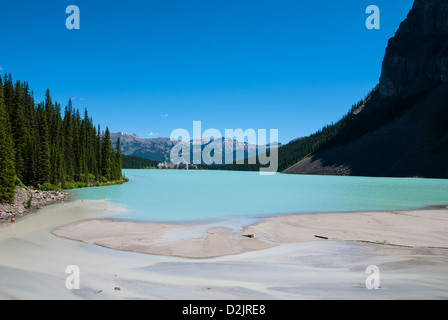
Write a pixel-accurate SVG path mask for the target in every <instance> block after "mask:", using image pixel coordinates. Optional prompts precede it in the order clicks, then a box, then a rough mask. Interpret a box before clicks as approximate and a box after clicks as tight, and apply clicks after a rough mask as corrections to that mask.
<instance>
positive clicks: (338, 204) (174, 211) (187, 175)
mask: <svg viewBox="0 0 448 320" xmlns="http://www.w3.org/2000/svg"><path fill="white" fill-rule="evenodd" d="M124 174H125V175H126V177H128V178H130V182H129V183H126V184H124V185H120V186H110V187H101V188H87V189H78V190H74V191H72V193H73V194H74V196H75V199H85V200H99V199H110V201H112V202H113V203H117V204H121V205H124V206H126V207H127V208H128V209H129V210H128V211H126V213H122V214H120V215H119V216H117V217H116V218H117V219H123V220H134V221H156V222H193V221H194V222H196V221H200V222H202V221H207V222H209V221H219V220H226V221H234V222H235V223H236V224H238V225H241V224H247V223H252V222H253V220H254V219H256V218H259V217H263V216H269V215H282V214H291V213H313V212H339V211H341V212H346V211H376V210H408V209H417V208H423V207H427V206H432V205H446V204H448V180H438V179H411V178H370V177H369V178H368V177H340V176H306V175H283V174H276V175H273V176H261V175H259V174H258V173H257V172H230V171H191V170H190V171H185V170H184V171H182V170H124Z"/></svg>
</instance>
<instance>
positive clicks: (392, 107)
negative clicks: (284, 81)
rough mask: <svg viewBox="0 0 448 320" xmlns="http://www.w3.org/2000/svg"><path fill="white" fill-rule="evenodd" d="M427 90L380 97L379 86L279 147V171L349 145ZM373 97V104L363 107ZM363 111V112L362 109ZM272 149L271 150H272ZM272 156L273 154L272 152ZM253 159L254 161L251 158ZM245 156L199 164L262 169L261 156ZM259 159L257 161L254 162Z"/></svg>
mask: <svg viewBox="0 0 448 320" xmlns="http://www.w3.org/2000/svg"><path fill="white" fill-rule="evenodd" d="M425 94H426V93H425V92H423V93H421V94H418V95H413V96H409V97H401V96H398V97H395V98H388V99H385V98H380V96H379V92H378V86H376V87H375V88H374V89H372V90H371V91H370V92H369V93H368V94H367V95H366V97H365V99H362V100H360V101H359V102H358V103H355V104H354V105H352V106H351V108H350V109H349V110H348V112H347V113H346V114H345V115H344V116H343V117H342V118H341V119H340V120H339V121H337V122H336V123H332V124H329V125H326V126H325V127H323V128H321V129H320V130H318V131H316V132H315V133H313V134H311V135H309V136H307V137H303V138H299V139H295V140H293V141H291V142H289V143H288V144H285V145H283V146H281V147H280V148H279V149H278V171H279V172H282V171H284V170H286V169H287V168H289V167H291V166H292V165H294V164H296V163H297V162H299V161H301V160H303V159H305V158H308V157H311V156H313V155H316V154H318V153H321V152H323V151H325V150H328V149H330V148H332V147H337V146H342V145H346V144H348V143H351V142H353V141H355V140H357V139H359V138H360V137H362V136H363V135H365V134H367V133H369V132H373V131H375V130H377V129H378V128H380V127H381V126H384V125H386V124H388V123H389V122H391V121H392V120H394V119H396V118H397V117H400V116H402V115H403V114H405V113H406V112H408V111H409V110H410V109H411V108H412V107H413V106H414V105H415V104H416V103H417V102H418V101H420V100H422V99H423V98H424V96H425ZM367 99H369V100H370V101H369V103H368V105H369V107H367V108H366V109H365V110H362V109H361V107H362V108H364V106H365V105H366V102H367ZM361 110H362V112H359V111H361ZM268 153H269V152H268ZM268 156H269V155H268ZM250 160H252V161H250ZM250 160H249V159H247V158H246V159H245V162H244V164H236V163H233V164H226V165H212V166H199V169H207V170H234V171H258V170H260V168H261V167H263V165H261V164H260V163H259V162H258V158H257V159H250ZM252 162H256V163H255V164H250V163H252Z"/></svg>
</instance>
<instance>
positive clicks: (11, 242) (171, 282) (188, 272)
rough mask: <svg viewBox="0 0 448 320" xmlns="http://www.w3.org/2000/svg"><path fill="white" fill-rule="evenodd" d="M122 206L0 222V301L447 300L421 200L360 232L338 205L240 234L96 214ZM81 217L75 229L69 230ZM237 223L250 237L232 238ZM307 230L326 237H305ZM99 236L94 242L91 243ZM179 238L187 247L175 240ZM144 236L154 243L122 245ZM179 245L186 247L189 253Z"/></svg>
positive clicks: (441, 213)
mask: <svg viewBox="0 0 448 320" xmlns="http://www.w3.org/2000/svg"><path fill="white" fill-rule="evenodd" d="M125 211H126V209H125V208H120V207H116V206H112V205H111V204H110V203H108V202H106V201H71V202H68V203H64V204H62V203H60V204H55V205H51V206H49V207H46V208H43V209H41V210H39V211H38V212H36V213H33V214H30V215H29V216H27V217H25V218H23V219H21V220H20V221H19V222H18V223H15V224H10V225H5V226H2V227H0V248H1V250H0V299H120V300H121V299H180V300H182V299H187V300H190V299H214V300H231V299H234V300H245V299H269V300H271V299H286V300H289V299H447V298H448V290H447V289H446V288H447V287H448V279H447V277H446V272H447V271H448V250H446V249H441V248H431V247H439V246H440V247H444V246H445V245H446V238H445V237H446V236H445V235H444V234H439V232H441V233H445V234H446V226H447V224H446V219H445V217H446V213H447V211H446V210H435V211H434V210H429V211H430V212H428V213H426V214H427V216H424V217H422V216H420V215H419V213H418V212H419V211H412V212H406V214H404V213H401V214H398V217H394V218H393V219H392V218H391V219H392V220H389V217H387V218H386V217H379V215H377V214H374V213H366V214H365V217H364V218H362V220H363V221H364V220H365V221H364V222H363V224H369V225H372V223H373V225H372V226H373V227H370V228H366V227H365V226H364V229H362V230H363V231H365V232H361V227H360V226H358V225H356V224H355V225H353V224H351V223H348V217H347V216H346V215H352V213H350V214H348V213H347V214H325V215H322V217H319V215H317V216H315V215H313V216H314V217H315V218H316V219H319V222H321V223H320V224H319V227H316V224H315V223H314V224H313V225H314V227H313V229H311V230H308V228H307V227H305V226H304V221H302V220H300V219H310V218H305V217H302V215H291V216H281V217H270V218H266V219H264V220H262V221H260V222H259V223H257V224H255V225H253V226H248V227H246V228H245V229H244V230H243V232H241V230H238V231H236V230H235V229H232V228H230V227H228V226H225V225H224V226H223V227H222V228H220V227H217V226H211V227H210V226H208V225H197V224H189V225H165V224H149V225H150V228H151V230H152V231H154V233H153V234H150V233H148V232H149V229H147V227H148V225H147V224H144V225H140V224H137V223H129V222H119V221H114V220H107V219H113V218H114V216H115V215H116V214H117V213H121V214H123V213H125ZM424 212H427V211H426V210H425V211H424ZM354 215H356V214H354ZM394 215H395V214H394ZM414 215H417V217H415V216H414ZM324 216H325V217H328V218H324ZM336 216H339V218H334V219H336V221H339V224H336V225H334V224H333V222H334V221H332V220H331V219H330V220H325V221H326V222H325V223H324V222H323V220H324V219H329V217H336ZM358 216H359V214H358ZM400 216H402V217H400ZM397 218H405V219H410V220H408V222H407V223H409V222H410V221H414V222H416V221H417V223H416V224H418V225H419V226H420V227H418V230H419V233H418V234H416V230H414V229H412V228H417V227H414V226H412V227H411V226H409V225H408V226H406V225H401V224H398V225H396V224H395V223H398V222H399V221H401V222H403V221H404V220H396V219H397ZM425 220H428V221H425ZM341 221H342V222H341ZM436 221H438V223H435V222H436ZM359 223H360V222H359ZM375 224H378V226H382V227H386V230H389V229H387V228H391V229H390V230H392V229H397V228H398V229H397V233H394V234H395V237H392V236H389V235H388V233H387V232H386V233H383V234H378V233H376V232H377V231H376V227H375ZM344 225H345V227H346V228H347V227H349V226H352V227H353V226H355V227H356V229H355V230H352V232H354V233H355V235H361V234H367V235H372V237H373V238H370V236H369V237H367V238H366V239H365V240H366V241H372V242H376V241H379V242H382V241H384V240H386V241H389V242H390V243H389V244H388V245H384V244H375V243H366V242H358V241H359V240H360V239H356V237H353V234H352V233H348V234H346V233H344V232H343V231H341V230H338V228H336V226H344ZM436 225H437V226H436ZM81 226H83V229H84V231H83V233H80V232H79V228H80V227H81ZM429 226H432V227H431V228H430V227H429ZM111 227H112V228H111ZM114 228H115V229H114ZM297 228H298V229H297ZM300 228H304V229H303V230H305V229H306V230H308V232H307V233H305V232H301V237H302V238H301V239H298V238H296V236H295V235H294V234H293V233H294V232H295V231H297V230H299V231H300V230H301V229H300ZM432 228H435V229H432ZM63 230H65V232H68V231H70V232H72V233H73V234H75V233H76V235H77V236H80V237H81V236H82V237H83V239H84V240H83V241H85V242H83V241H81V240H80V241H73V240H70V239H66V238H61V237H58V236H55V235H54V234H53V232H54V233H58V232H62V231H63ZM111 230H113V232H112V231H111ZM117 231H120V232H118V233H117ZM121 231H124V235H126V236H127V237H128V238H127V240H126V241H128V243H127V244H126V246H129V245H130V246H131V247H125V246H124V243H126V241H122V240H123V239H121V236H122V232H121ZM427 232H430V233H431V234H436V236H433V235H430V234H427ZM245 233H251V234H254V238H246V237H242V236H241V234H245ZM73 234H70V236H73ZM316 234H317V235H321V236H327V237H329V240H323V239H320V238H315V237H314V236H315V235H316ZM398 234H400V235H398ZM411 234H414V235H415V236H412V237H410V235H411ZM68 235H69V234H65V236H68ZM342 235H345V236H346V238H343V237H342ZM375 235H376V237H374V236H375ZM143 237H144V238H143ZM113 238H114V240H113V241H112V239H113ZM139 239H140V240H139ZM198 239H199V240H198ZM354 240H357V241H354ZM411 240H412V241H415V242H411ZM98 241H103V242H104V243H102V242H101V243H99V244H100V245H95V244H93V243H96V242H98ZM298 241H299V242H298ZM300 241H303V242H300ZM362 241H364V240H362ZM139 242H140V245H138V246H137V247H132V246H134V245H136V243H137V244H138V243H139ZM141 242H143V244H142V243H141ZM220 242H224V243H225V244H224V245H218V247H219V250H218V251H215V252H214V251H212V250H205V251H203V252H202V253H197V252H194V250H192V248H195V247H197V248H206V247H207V244H208V245H211V246H216V244H217V243H220ZM182 243H183V244H184V245H185V246H186V247H182V246H180V247H178V246H177V245H180V244H182ZM104 244H113V245H114V246H115V245H117V246H118V245H122V246H124V247H123V248H122V250H128V251H122V250H115V249H109V248H105V247H104V246H102V245H104ZM187 244H188V245H187ZM395 245H397V246H395ZM401 245H411V246H413V247H402V246H401ZM151 246H154V247H156V248H157V250H158V252H155V253H153V254H148V253H138V252H130V251H139V250H142V247H146V248H147V247H151ZM229 247H232V248H233V249H232V250H233V251H231V250H229ZM185 248H189V250H190V251H185V250H186V249H185ZM168 250H172V251H171V252H167V251H168ZM214 250H217V249H214ZM225 250H229V251H227V252H225ZM198 252H200V251H198ZM182 255H184V256H194V255H195V259H191V258H186V257H181V256H182ZM208 256H213V257H211V258H210V257H209V258H207V257H208ZM68 265H77V266H79V269H80V282H81V289H80V290H69V289H67V288H66V286H65V281H66V279H67V277H68V276H69V275H68V274H66V273H65V270H66V267H67V266H68ZM369 265H376V266H378V268H379V270H380V271H381V278H380V280H381V288H380V289H378V290H368V289H367V288H366V286H365V281H366V278H367V276H368V274H366V267H367V266H369ZM117 288H119V290H117Z"/></svg>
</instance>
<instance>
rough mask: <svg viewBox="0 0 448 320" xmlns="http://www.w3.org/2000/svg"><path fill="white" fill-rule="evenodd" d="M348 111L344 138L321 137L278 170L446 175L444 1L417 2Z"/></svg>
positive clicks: (447, 7) (447, 19) (447, 5)
mask: <svg viewBox="0 0 448 320" xmlns="http://www.w3.org/2000/svg"><path fill="white" fill-rule="evenodd" d="M350 116H351V117H350V118H351V121H347V123H346V124H344V127H343V128H342V129H341V131H342V132H345V133H346V135H347V134H348V133H349V134H350V135H349V137H348V138H347V137H345V139H344V140H342V141H345V142H346V143H340V142H337V141H336V139H333V141H327V142H326V144H325V146H326V147H325V148H320V149H319V150H318V152H314V154H313V155H312V156H311V157H308V158H305V159H303V160H301V161H299V162H298V163H296V164H295V165H293V166H291V167H289V168H288V169H286V170H285V171H284V173H292V174H330V175H358V176H390V177H415V176H418V177H431V178H448V1H446V0H416V1H415V3H414V5H413V8H412V9H411V11H410V12H409V14H408V17H407V19H406V20H405V21H404V22H402V23H401V25H400V27H399V29H398V31H397V33H396V34H395V36H394V37H393V38H392V39H390V41H389V44H388V47H387V49H386V54H385V57H384V60H383V65H382V73H381V78H380V81H379V86H378V88H377V89H376V90H374V91H373V92H372V94H371V95H370V96H369V98H368V99H366V101H365V102H364V103H363V104H362V108H361V107H360V108H357V109H355V110H353V111H352V115H350ZM380 117H381V120H382V122H378V119H379V118H380ZM385 119H386V120H385ZM374 122H377V123H380V124H381V125H378V126H372V128H373V129H372V130H359V129H358V130H355V129H353V128H355V127H356V126H358V127H360V124H363V125H369V124H370V123H374ZM339 138H340V137H339ZM339 141H341V139H339ZM347 141H348V142H347Z"/></svg>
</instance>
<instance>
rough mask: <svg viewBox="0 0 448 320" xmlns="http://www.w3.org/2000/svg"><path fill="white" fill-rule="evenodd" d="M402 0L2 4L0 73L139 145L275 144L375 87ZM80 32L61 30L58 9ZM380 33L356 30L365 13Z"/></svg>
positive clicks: (408, 0) (336, 114) (402, 14)
mask: <svg viewBox="0 0 448 320" xmlns="http://www.w3.org/2000/svg"><path fill="white" fill-rule="evenodd" d="M412 3H413V1H412V0H394V1H390V0H368V1H367V0H357V1H354V0H340V1H333V0H332V1H327V0H321V1H301V0H275V1H274V0H269V1H266V0H225V1H224V0H127V1H103V0H95V1H92V0H70V1H65V0H54V1H53V0H52V1H35V0H27V1H7V2H6V1H3V3H2V5H1V10H0V30H1V31H0V32H1V37H0V39H1V42H0V67H1V68H2V69H3V70H0V72H1V73H2V74H3V73H4V72H11V73H12V75H13V78H14V80H18V79H19V80H26V81H28V82H29V84H30V87H31V88H32V89H33V90H34V94H35V98H36V100H38V101H41V100H42V99H43V96H44V94H45V90H46V88H50V90H51V94H52V97H53V99H54V100H57V101H58V102H60V103H61V104H62V106H65V105H66V104H67V101H68V99H69V97H72V98H73V102H74V105H75V107H76V108H79V109H80V110H81V111H83V110H84V108H86V107H87V108H88V110H89V112H90V115H91V116H92V117H93V120H94V122H95V123H96V124H101V126H102V127H103V128H104V127H105V126H106V125H107V126H108V127H109V128H110V130H111V131H112V132H118V131H124V132H129V133H136V134H137V135H139V136H140V137H142V138H148V137H150V133H153V134H154V135H153V137H154V136H155V135H156V134H158V135H159V136H163V137H167V136H169V135H170V134H171V131H172V130H174V129H176V128H185V129H187V130H190V131H191V130H192V122H193V121H194V120H201V121H202V124H203V130H205V129H208V128H216V129H218V130H220V131H221V132H223V133H224V130H225V129H237V128H241V129H244V130H245V129H248V128H253V129H278V130H279V140H280V141H281V142H282V143H287V142H288V141H290V140H292V139H294V138H297V137H300V136H305V135H308V134H311V133H313V132H314V131H316V130H318V129H320V128H321V127H322V126H324V125H326V124H329V123H331V122H333V121H337V120H338V119H339V118H340V117H341V116H342V115H343V114H345V113H346V112H347V110H348V109H349V108H350V106H351V105H352V104H353V103H355V102H357V101H358V100H360V99H362V98H364V96H365V94H366V93H367V92H368V91H369V90H370V89H372V88H373V87H374V86H375V85H376V84H377V83H378V79H379V76H380V72H381V61H382V59H383V57H384V53H385V48H386V46H387V41H388V39H389V38H390V37H392V36H393V35H394V33H395V31H396V30H397V28H398V26H399V24H400V22H401V21H402V20H404V19H405V18H406V15H407V13H408V12H409V10H410V9H411V7H412ZM72 4H73V5H77V6H78V7H79V9H80V12H81V29H80V30H68V29H67V28H66V27H65V20H66V18H67V17H68V14H66V13H65V8H66V7H67V6H68V5H72ZM372 4H373V5H377V6H378V7H379V8H380V9H381V29H380V30H367V28H366V27H365V20H366V19H367V17H368V15H367V14H366V13H365V10H366V7H367V6H368V5H372Z"/></svg>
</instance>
